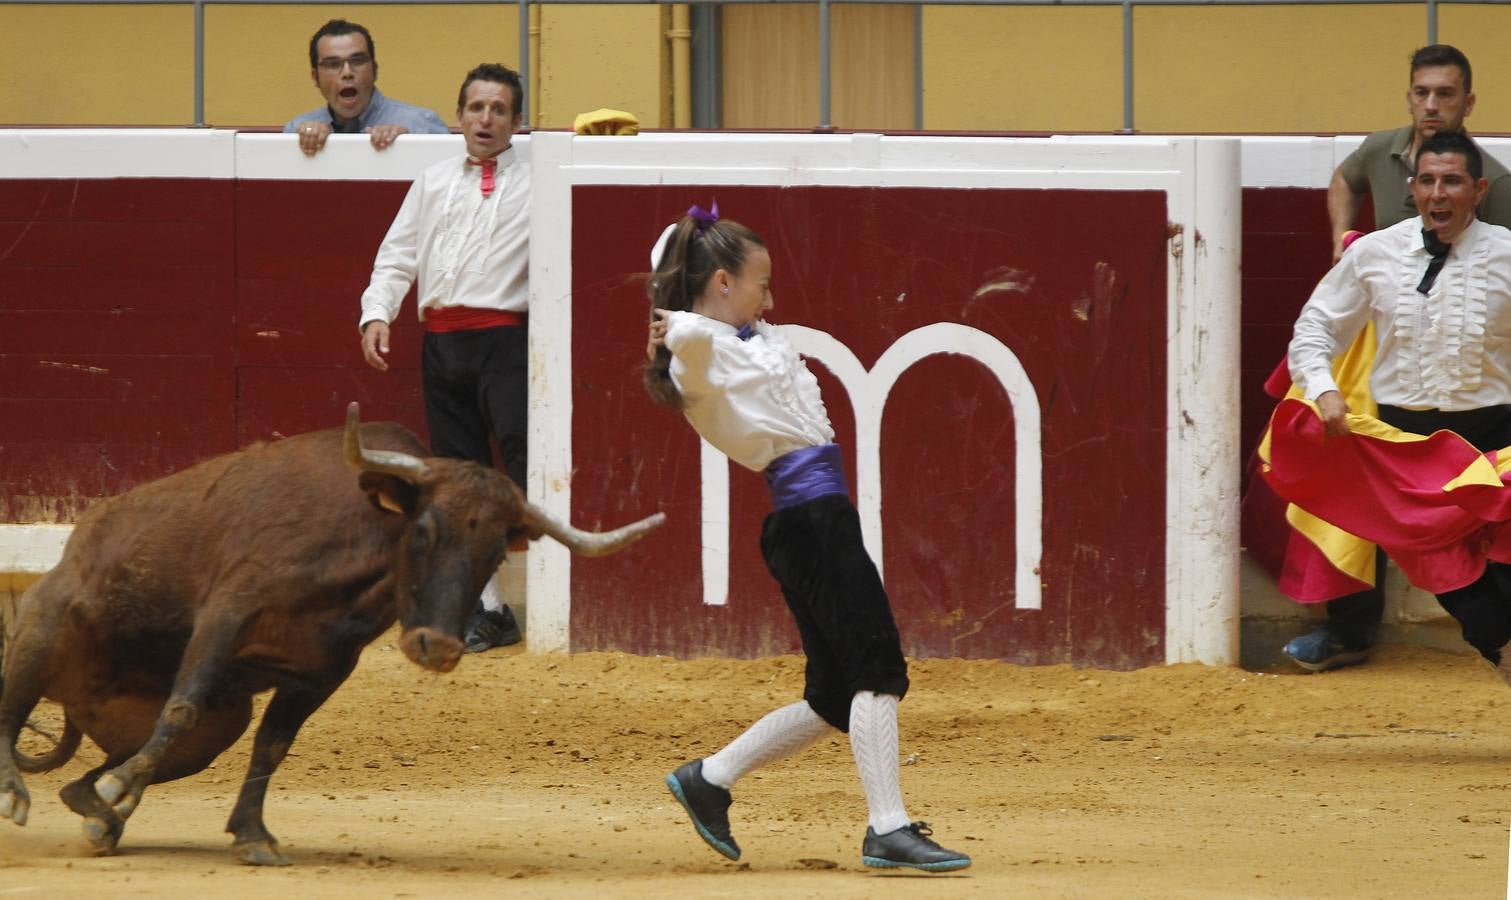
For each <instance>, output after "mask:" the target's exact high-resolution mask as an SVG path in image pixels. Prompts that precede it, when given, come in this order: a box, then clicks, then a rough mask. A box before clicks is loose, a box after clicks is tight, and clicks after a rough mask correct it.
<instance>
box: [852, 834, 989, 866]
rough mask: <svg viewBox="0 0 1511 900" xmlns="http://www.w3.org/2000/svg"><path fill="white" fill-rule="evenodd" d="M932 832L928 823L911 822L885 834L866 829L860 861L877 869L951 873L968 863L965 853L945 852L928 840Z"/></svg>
mask: <svg viewBox="0 0 1511 900" xmlns="http://www.w3.org/2000/svg"><path fill="white" fill-rule="evenodd" d="M933 833H934V831H933V829H931V828H929V823H927V822H914V823H913V824H911V825H904V826H903V827H901V828H899V829H897V830H896V831H889V832H887V833H886V834H877V833H876V829H874V828H867V829H866V840H865V843H863V844H861V845H860V861H861V862H863V863H865V864H866V865H868V866H871V867H873V868H877V869H896V868H899V867H901V866H909V867H911V868H914V869H923V870H924V871H925V872H951V871H954V870H955V869H963V868H965V867H966V866H969V865H970V864H971V858H970V857H969V856H966V855H965V854H964V853H956V852H955V851H954V850H946V849H945V848H943V847H941V846H939V845H938V844H936V843H934V842H933V841H931V840H929V835H931V834H933Z"/></svg>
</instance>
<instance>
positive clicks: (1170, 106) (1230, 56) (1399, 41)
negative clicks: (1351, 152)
mask: <svg viewBox="0 0 1511 900" xmlns="http://www.w3.org/2000/svg"><path fill="white" fill-rule="evenodd" d="M1426 21H1427V19H1426V15H1425V14H1424V13H1423V11H1422V9H1421V8H1420V7H1412V6H1405V5H1396V6H1389V5H1380V6H1374V5H1370V6H1309V7H1294V8H1284V9H1277V8H1275V7H1259V6H1238V7H1226V8H1215V7H1187V8H1176V7H1147V8H1143V9H1137V10H1135V12H1134V35H1135V37H1136V38H1137V44H1136V53H1135V56H1134V60H1135V69H1134V112H1135V117H1136V121H1137V125H1138V129H1139V130H1140V131H1185V130H1199V131H1280V132H1286V131H1300V132H1310V131H1374V130H1377V129H1380V128H1386V127H1390V126H1394V125H1404V124H1406V123H1407V122H1408V121H1410V119H1409V118H1408V117H1407V115H1406V99H1405V98H1406V87H1407V82H1408V78H1409V72H1408V68H1409V57H1410V54H1411V51H1412V50H1414V49H1416V48H1417V47H1418V46H1419V45H1420V44H1422V43H1424V42H1425V41H1426V27H1427V26H1426ZM1176 85H1179V86H1180V87H1179V88H1176V87H1175V86H1176Z"/></svg>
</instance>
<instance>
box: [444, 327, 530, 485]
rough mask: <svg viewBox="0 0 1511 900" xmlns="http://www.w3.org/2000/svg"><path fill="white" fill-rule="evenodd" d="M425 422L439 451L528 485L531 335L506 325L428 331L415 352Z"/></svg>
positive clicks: (519, 483) (521, 329) (525, 330)
mask: <svg viewBox="0 0 1511 900" xmlns="http://www.w3.org/2000/svg"><path fill="white" fill-rule="evenodd" d="M420 372H421V375H422V376H423V379H424V392H425V421H426V424H427V425H428V426H429V427H430V449H431V451H432V452H434V453H435V454H436V455H437V456H447V457H452V458H454V459H470V460H472V461H473V462H475V463H478V464H480V465H484V466H492V465H493V450H492V447H491V446H490V443H489V439H490V438H491V439H492V440H494V441H497V442H498V451H499V458H500V461H501V463H502V466H501V467H502V468H503V470H504V472H505V474H507V475H508V476H509V477H510V478H512V479H513V480H514V483H515V484H517V485H519V486H520V489H521V490H523V489H524V486H525V443H526V414H527V412H528V410H529V387H530V369H529V333H528V330H527V328H526V327H525V326H514V325H506V326H502V327H498V328H479V329H475V330H472V331H448V332H426V333H425V341H424V345H423V347H422V349H421V355H420Z"/></svg>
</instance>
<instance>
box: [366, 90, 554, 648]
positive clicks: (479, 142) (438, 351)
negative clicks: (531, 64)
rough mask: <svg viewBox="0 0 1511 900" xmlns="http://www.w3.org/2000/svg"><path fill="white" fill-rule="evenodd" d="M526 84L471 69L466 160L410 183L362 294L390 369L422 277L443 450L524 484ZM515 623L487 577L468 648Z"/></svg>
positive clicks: (374, 348) (372, 353)
mask: <svg viewBox="0 0 1511 900" xmlns="http://www.w3.org/2000/svg"><path fill="white" fill-rule="evenodd" d="M523 99H524V87H523V85H522V84H521V83H520V79H519V75H518V74H517V73H516V72H514V71H513V70H512V69H509V68H508V67H506V66H502V65H497V64H494V63H485V64H483V65H480V66H478V67H476V68H475V69H473V70H472V71H471V72H468V73H467V77H466V79H465V80H464V81H463V82H462V88H461V91H460V93H459V95H458V97H457V121H458V124H459V125H460V126H461V130H462V135H463V137H464V138H465V139H466V143H467V155H466V156H460V157H454V158H451V159H447V160H444V161H442V162H439V163H436V164H435V165H433V166H430V167H429V168H427V169H426V170H425V171H423V172H421V173H420V176H419V177H418V178H416V179H415V181H414V184H413V185H411V186H410V189H409V193H408V194H407V195H406V196H405V197H404V203H403V204H402V205H401V206H400V207H399V212H398V214H397V215H396V216H395V217H394V220H393V224H392V225H391V226H389V229H388V234H387V236H385V237H384V238H383V243H382V245H381V246H380V247H379V248H378V255H377V259H376V260H375V261H374V263H373V272H372V278H371V280H370V282H369V284H368V286H367V290H366V291H365V292H363V294H362V315H361V318H360V319H359V321H358V325H359V327H360V329H361V332H362V355H363V357H364V358H365V359H366V360H367V363H368V364H369V365H371V366H372V367H373V368H375V369H377V370H379V371H387V370H388V361H387V360H386V359H385V358H384V357H385V356H386V355H387V353H388V350H389V324H390V323H391V322H392V321H393V320H394V318H395V317H396V316H397V315H398V313H399V307H400V305H401V304H402V303H403V301H404V295H405V294H406V293H408V291H409V288H410V286H411V285H414V284H415V283H416V282H418V291H417V296H418V298H419V309H418V312H419V318H420V321H421V322H422V323H423V325H424V328H425V337H424V346H423V351H422V356H421V363H420V366H421V377H422V379H423V386H424V395H425V419H426V424H427V425H428V426H429V429H430V446H431V449H432V450H433V451H434V452H435V453H436V454H437V455H438V456H447V457H454V458H457V459H470V460H472V461H474V462H476V463H479V464H481V465H485V466H486V465H491V464H492V448H491V446H490V439H491V440H493V441H496V442H497V443H498V448H499V456H500V457H501V458H502V461H503V468H504V471H505V472H506V473H507V474H508V475H509V477H510V478H512V479H514V482H515V483H516V484H518V485H520V486H521V487H523V486H524V483H525V414H526V409H527V393H528V385H529V375H528V362H529V348H528V340H527V330H526V326H527V319H526V317H527V314H528V310H529V299H530V298H529V282H528V275H529V262H530V169H529V166H528V165H526V164H525V163H523V162H521V161H520V160H519V159H518V157H517V156H516V151H515V149H514V147H513V146H511V143H510V142H511V141H512V139H513V137H514V132H515V130H516V129H518V128H519V126H520V123H521V114H520V106H521V102H522V100H523ZM519 639H520V635H519V627H518V625H517V624H516V623H515V620H514V617H513V615H512V614H511V613H510V611H509V608H508V607H507V606H505V605H504V604H503V602H502V600H501V598H500V597H499V596H498V593H497V591H496V589H495V588H494V585H493V583H492V582H491V581H490V582H489V585H488V588H487V589H486V590H484V592H483V597H482V601H481V608H480V609H479V611H478V613H477V614H476V615H474V616H473V619H472V621H471V622H470V623H469V624H468V628H467V635H466V644H467V650H468V651H469V652H477V651H479V650H486V649H488V648H489V647H495V646H502V645H505V644H511V643H516V642H518V641H519Z"/></svg>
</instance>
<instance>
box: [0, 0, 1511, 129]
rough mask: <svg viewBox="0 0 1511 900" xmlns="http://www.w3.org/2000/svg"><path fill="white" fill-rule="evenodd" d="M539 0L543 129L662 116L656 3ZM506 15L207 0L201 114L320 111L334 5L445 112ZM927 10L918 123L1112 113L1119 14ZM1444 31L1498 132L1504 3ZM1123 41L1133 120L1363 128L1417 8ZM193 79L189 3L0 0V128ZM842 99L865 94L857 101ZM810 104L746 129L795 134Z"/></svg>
mask: <svg viewBox="0 0 1511 900" xmlns="http://www.w3.org/2000/svg"><path fill="white" fill-rule="evenodd" d="M537 8H538V9H539V10H540V22H541V27H540V45H541V51H540V54H541V56H540V60H539V63H540V65H539V66H538V67H537V69H538V71H537V72H535V73H533V74H532V79H533V80H534V81H536V82H538V84H537V85H536V87H537V88H538V91H539V93H538V94H537V95H536V96H537V97H538V102H537V108H536V110H535V112H536V114H537V116H536V124H537V125H539V126H542V127H548V128H561V127H568V126H570V124H571V122H572V119H573V117H574V116H575V115H576V114H577V113H579V112H583V111H585V110H589V109H594V108H596V107H600V106H610V107H616V108H620V109H626V110H629V111H631V112H633V113H635V114H636V115H637V116H639V117H640V119H641V121H642V123H643V124H645V125H646V126H648V127H655V126H662V127H666V126H670V124H671V123H670V121H669V120H668V119H669V112H668V110H669V104H668V95H667V91H668V90H669V85H668V84H667V79H668V77H669V76H668V73H669V71H670V67H669V66H667V65H666V64H665V52H666V50H665V48H666V40H665V25H664V22H663V9H662V7H659V6H655V5H651V4H645V5H612V6H578V5H549V4H548V5H544V6H540V7H537ZM517 9H518V8H517V7H516V6H514V5H512V4H507V3H503V4H499V5H496V6H493V5H489V6H483V5H435V6H423V7H422V6H409V7H406V6H397V5H377V4H374V5H366V6H362V5H332V6H316V7H297V6H242V5H213V4H212V5H209V6H207V7H206V31H207V46H206V84H205V114H206V119H207V121H208V122H209V123H210V124H213V125H222V126H279V125H281V124H282V123H283V122H284V121H286V120H287V119H289V118H291V117H292V116H294V115H296V114H298V113H300V112H303V111H306V110H309V109H313V108H314V107H315V106H317V105H318V104H319V103H320V102H321V100H320V97H319V95H318V93H317V92H316V91H315V89H314V87H313V86H312V85H311V84H310V80H309V64H308V59H307V56H306V45H307V43H308V40H309V36H310V34H311V33H313V32H314V31H315V29H316V28H318V27H319V25H320V24H321V23H322V22H324V21H325V20H326V19H328V18H331V17H335V16H340V17H345V18H348V19H352V20H354V21H358V22H362V23H363V24H365V25H367V26H368V27H369V28H371V29H372V31H373V33H374V37H375V38H376V40H377V44H378V48H377V49H378V57H379V62H380V74H379V78H378V84H379V86H380V87H381V88H382V89H383V90H384V92H385V93H388V94H389V95H391V96H394V97H397V98H399V99H402V100H406V101H408V102H411V103H418V104H420V105H422V106H428V107H430V108H432V109H434V110H436V112H438V113H440V114H441V116H442V118H443V119H445V120H447V121H448V122H450V121H452V120H453V118H454V113H455V99H454V98H455V96H456V88H457V85H458V84H459V82H460V80H461V77H462V75H463V74H464V73H465V71H466V69H467V68H468V67H470V66H471V65H473V64H475V63H478V62H483V61H496V62H503V63H505V64H508V65H511V66H517V65H518V63H519V59H518V55H519V32H518V26H517V22H516V15H517ZM838 12H840V13H843V12H844V7H841V8H840V9H839V10H838ZM922 21H923V34H922V43H923V53H924V59H923V73H924V74H923V78H924V83H923V87H924V110H923V123H924V127H926V128H930V129H939V130H952V131H953V130H1003V131H1115V130H1117V129H1119V128H1121V127H1122V125H1123V107H1122V94H1123V86H1122V12H1121V9H1120V8H1119V7H1116V6H1107V7H1082V6H1064V7H1037V6H1035V7H1029V6H1018V7H986V6H964V7H947V6H938V7H926V8H925V9H924V11H923V19H922ZM843 24H844V23H843V17H842V16H837V17H836V20H835V28H836V29H837V30H841V31H842V30H843ZM1438 24H1439V27H1438V34H1439V38H1440V39H1441V40H1444V41H1447V42H1450V43H1455V44H1457V45H1458V46H1460V47H1462V48H1463V49H1464V50H1465V51H1466V52H1467V53H1468V54H1469V56H1470V58H1471V59H1472V60H1473V61H1474V62H1475V65H1476V72H1475V89H1476V91H1475V92H1476V94H1477V95H1478V96H1479V105H1478V107H1477V109H1476V112H1475V113H1474V115H1473V116H1472V117H1471V119H1470V126H1471V128H1472V129H1474V130H1475V131H1477V132H1481V133H1505V132H1511V57H1508V56H1507V55H1506V54H1505V52H1504V48H1503V45H1504V36H1505V35H1507V34H1511V5H1507V4H1453V3H1444V4H1441V5H1440V6H1439V7H1438ZM1134 36H1135V53H1136V56H1135V70H1134V75H1135V78H1134V87H1135V95H1134V125H1135V128H1136V129H1137V130H1139V131H1144V132H1299V133H1333V132H1359V131H1371V130H1374V129H1378V128H1384V127H1389V126H1391V125H1394V124H1397V123H1402V124H1404V122H1405V121H1406V114H1405V109H1404V94H1405V89H1406V83H1407V73H1406V61H1407V57H1408V55H1409V54H1410V52H1411V50H1413V49H1414V48H1415V47H1417V46H1418V45H1420V44H1421V43H1423V42H1425V40H1426V13H1425V8H1424V7H1423V6H1422V5H1406V4H1384V3H1381V4H1370V5H1331V6H1329V5H1319V6H1296V5H1276V6H1239V7H1210V6H1191V7H1173V6H1146V7H1139V8H1137V9H1136V10H1135V30H1134ZM810 37H811V36H809V35H804V36H803V41H804V42H807V41H808V40H809V39H810ZM834 40H835V49H836V52H837V53H838V52H840V51H841V50H842V49H843V48H844V47H845V46H846V40H847V39H846V36H845V34H843V33H839V34H836V35H835V36H834ZM886 55H887V56H889V57H891V56H894V55H895V57H897V58H895V59H891V60H889V63H888V65H889V66H891V67H892V68H895V69H896V70H898V71H899V72H902V73H904V74H908V73H910V72H911V59H910V58H907V59H904V58H903V57H906V56H909V54H906V53H900V52H899V53H897V54H890V53H889V54H886ZM842 63H843V61H837V63H836V64H837V65H842ZM814 67H815V70H816V62H815V64H814ZM909 77H910V75H909ZM192 78H193V17H192V12H191V9H190V7H189V6H187V5H181V6H175V5H150V6H137V5H132V6H124V5H103V4H102V5H95V6H65V5H28V6H23V5H7V4H5V3H4V2H3V0H0V85H4V88H3V89H0V123H4V124H39V125H51V124H75V125H82V124H105V125H108V124H121V125H182V124H188V123H189V122H191V121H192V119H193V81H192ZM814 87H815V89H816V79H815V84H814ZM855 87H863V85H854V86H852V88H855ZM883 88H884V89H885V91H884V92H885V93H886V94H887V96H886V97H884V98H882V100H881V101H880V102H881V103H882V104H883V107H884V108H901V105H902V104H907V105H909V106H910V105H911V102H912V99H911V96H894V95H899V94H900V95H907V94H908V93H909V89H910V85H905V84H904V85H898V84H891V83H887V84H881V83H877V85H876V89H877V90H882V89H883ZM841 93H843V92H841ZM805 96H806V95H805ZM835 99H836V102H838V101H840V100H844V101H845V102H847V103H849V102H851V101H852V100H853V101H854V103H857V104H859V103H861V101H863V100H865V99H866V98H864V97H858V98H850V97H848V95H845V96H840V97H837V98H835ZM796 108H797V107H795V106H794V104H793V102H792V100H791V99H786V100H784V101H783V102H781V103H777V104H773V105H772V109H774V110H776V112H773V113H771V114H772V115H777V116H781V115H789V114H791V113H792V111H793V110H794V109H796ZM837 118H838V117H837ZM812 119H813V116H812V115H809V116H806V117H803V116H796V117H795V118H793V119H792V120H790V121H777V120H774V121H770V122H763V123H742V124H747V125H748V124H755V125H757V126H758V127H787V128H807V127H810V126H812V125H813V124H814V122H813V121H812ZM839 124H841V125H846V124H850V123H845V122H840V123H839ZM894 127H895V126H894Z"/></svg>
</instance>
